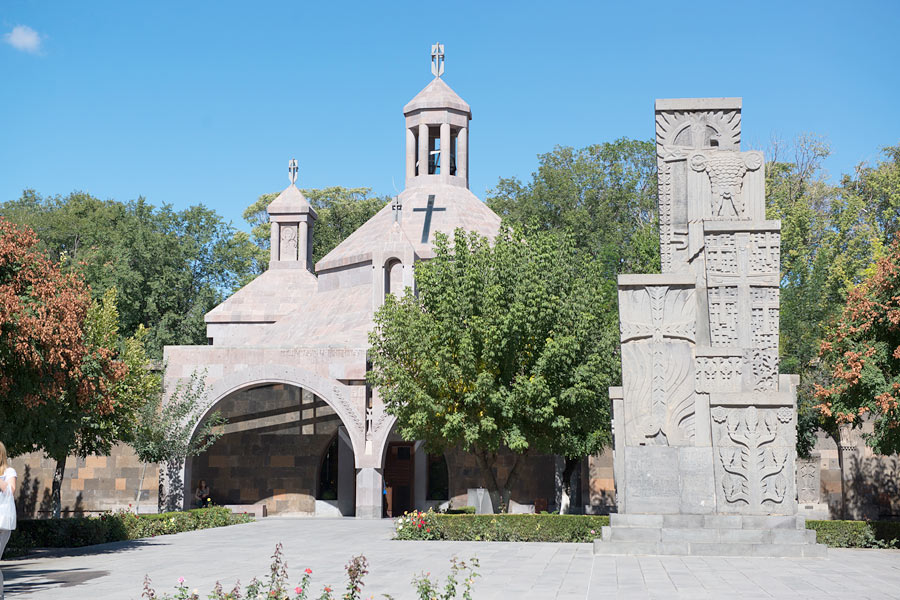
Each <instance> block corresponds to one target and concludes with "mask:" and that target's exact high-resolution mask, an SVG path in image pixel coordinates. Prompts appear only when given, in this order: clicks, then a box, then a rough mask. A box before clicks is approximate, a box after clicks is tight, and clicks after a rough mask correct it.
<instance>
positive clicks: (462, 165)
mask: <svg viewBox="0 0 900 600" xmlns="http://www.w3.org/2000/svg"><path fill="white" fill-rule="evenodd" d="M468 138H469V128H468V127H463V128H461V129H460V130H459V135H458V136H457V138H456V175H457V177H462V178H463V179H465V180H466V187H469V139H468Z"/></svg>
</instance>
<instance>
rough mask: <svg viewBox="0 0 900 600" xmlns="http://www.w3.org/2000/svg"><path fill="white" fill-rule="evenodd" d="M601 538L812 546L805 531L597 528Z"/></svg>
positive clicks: (813, 535)
mask: <svg viewBox="0 0 900 600" xmlns="http://www.w3.org/2000/svg"><path fill="white" fill-rule="evenodd" d="M600 537H601V539H602V540H604V541H611V542H676V543H680V542H688V543H695V542H698V543H708V544H714V543H718V542H723V543H727V544H813V543H815V541H816V533H815V531H812V530H809V529H802V530H801V529H727V528H726V529H716V528H711V527H618V526H608V527H604V528H603V529H601V535H600Z"/></svg>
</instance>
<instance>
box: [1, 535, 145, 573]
mask: <svg viewBox="0 0 900 600" xmlns="http://www.w3.org/2000/svg"><path fill="white" fill-rule="evenodd" d="M158 544H160V542H159V541H158V540H157V538H141V539H138V540H127V541H123V542H108V543H106V544H95V545H93V546H81V547H80V548H35V549H34V550H31V551H30V552H28V554H24V555H22V556H16V557H14V558H5V559H4V560H3V563H8V562H18V561H22V560H28V559H34V558H65V557H68V556H91V555H95V554H113V553H116V552H128V551H130V550H137V549H140V548H144V547H148V546H156V545H158ZM3 563H0V564H3ZM4 572H6V571H5V569H4Z"/></svg>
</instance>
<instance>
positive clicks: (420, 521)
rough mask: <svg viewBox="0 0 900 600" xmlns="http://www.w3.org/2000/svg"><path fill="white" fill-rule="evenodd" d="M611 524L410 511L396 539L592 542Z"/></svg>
mask: <svg viewBox="0 0 900 600" xmlns="http://www.w3.org/2000/svg"><path fill="white" fill-rule="evenodd" d="M604 525H609V517H608V516H595V515H510V514H501V515H470V514H440V513H435V512H431V511H429V512H427V513H417V512H413V513H408V514H406V515H404V516H403V517H401V518H399V519H397V521H396V528H397V529H396V539H400V540H458V541H486V542H590V541H592V540H594V539H595V538H598V537H600V528H601V527H603V526H604Z"/></svg>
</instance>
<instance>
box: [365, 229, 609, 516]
mask: <svg viewBox="0 0 900 600" xmlns="http://www.w3.org/2000/svg"><path fill="white" fill-rule="evenodd" d="M416 286H417V295H414V294H412V293H406V294H405V295H404V296H403V297H402V298H400V299H395V298H394V296H393V295H388V296H387V298H386V300H385V304H384V305H383V307H382V308H381V309H379V311H378V312H377V313H376V315H375V329H374V331H373V332H372V333H371V335H370V343H371V350H370V354H371V360H372V371H371V374H370V381H371V382H372V384H373V385H374V386H375V387H376V388H377V389H378V391H379V393H380V394H381V397H382V399H383V400H384V402H385V405H386V407H387V410H388V412H390V413H391V414H393V415H396V417H397V419H398V430H399V433H400V435H401V436H403V437H404V439H423V440H425V442H426V446H427V447H428V448H429V449H430V451H435V452H437V451H441V450H443V449H446V448H449V447H454V446H456V445H459V446H461V447H462V448H463V449H465V450H468V451H472V452H473V453H474V454H475V456H476V458H477V459H478V462H479V465H480V467H481V470H482V475H483V477H484V480H485V482H486V485H487V487H488V488H489V489H490V490H491V491H492V492H494V493H495V494H496V495H497V496H499V497H500V498H501V500H502V502H503V503H506V502H507V501H508V498H509V489H510V487H511V485H512V483H513V481H514V480H515V474H516V466H513V468H512V472H511V473H510V475H509V477H508V478H507V480H506V481H501V480H498V479H497V473H496V472H495V471H494V466H495V461H496V456H497V452H498V451H500V450H501V449H502V448H506V449H509V450H511V451H512V452H513V453H515V454H516V456H518V455H520V454H522V453H525V452H528V451H530V450H538V451H542V452H549V453H554V454H560V455H563V456H566V457H569V458H573V459H580V458H582V457H584V456H587V455H589V454H592V453H595V452H598V451H599V450H600V449H601V448H602V447H603V446H604V445H606V444H608V442H609V437H610V427H609V412H608V406H609V403H608V402H606V401H604V399H605V397H606V394H607V387H608V386H609V385H610V384H611V383H612V382H614V381H615V380H616V378H617V377H618V353H617V339H618V336H617V335H616V331H617V329H616V327H615V323H614V319H615V314H614V313H612V314H611V313H610V312H609V311H608V310H607V307H608V306H609V305H610V303H612V302H614V300H613V298H614V296H615V285H614V283H613V282H612V280H610V279H607V278H604V277H603V276H602V264H601V263H600V261H597V260H595V259H593V258H592V257H590V256H589V255H588V254H586V253H583V252H579V251H578V250H577V248H576V246H575V240H574V236H572V235H559V234H558V233H554V232H546V231H534V232H530V233H528V234H525V233H522V232H521V231H516V232H510V231H509V230H508V229H506V228H504V229H502V230H501V233H500V234H499V235H498V237H497V238H496V239H495V240H494V245H493V246H491V244H490V243H489V241H488V240H487V239H486V238H484V237H480V236H478V235H477V234H475V233H471V234H466V233H464V232H463V231H462V230H457V231H456V233H455V235H454V238H453V240H452V241H451V240H450V239H448V238H447V236H444V235H441V234H438V235H437V237H436V241H435V257H434V258H433V259H431V260H429V261H427V262H420V263H417V265H416ZM516 464H518V462H517V463H516Z"/></svg>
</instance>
